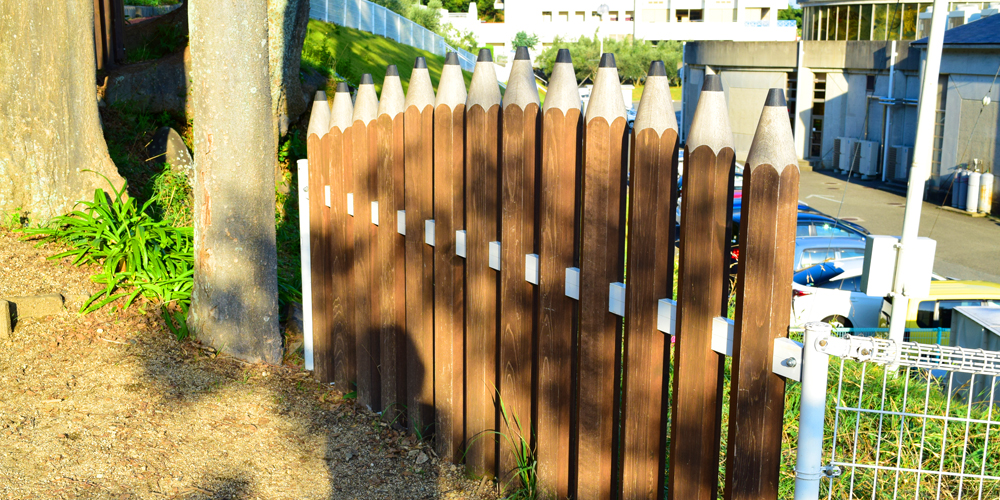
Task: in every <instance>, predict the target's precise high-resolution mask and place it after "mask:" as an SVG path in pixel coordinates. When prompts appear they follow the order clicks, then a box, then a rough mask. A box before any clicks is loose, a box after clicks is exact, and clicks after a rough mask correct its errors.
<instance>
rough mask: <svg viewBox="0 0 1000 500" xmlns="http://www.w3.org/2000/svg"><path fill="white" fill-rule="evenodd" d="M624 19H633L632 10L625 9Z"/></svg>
mask: <svg viewBox="0 0 1000 500" xmlns="http://www.w3.org/2000/svg"><path fill="white" fill-rule="evenodd" d="M625 20H626V21H635V13H634V12H632V11H631V10H626V11H625Z"/></svg>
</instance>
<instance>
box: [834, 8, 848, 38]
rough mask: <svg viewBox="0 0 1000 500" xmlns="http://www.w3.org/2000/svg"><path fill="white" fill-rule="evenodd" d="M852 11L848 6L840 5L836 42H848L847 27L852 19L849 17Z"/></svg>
mask: <svg viewBox="0 0 1000 500" xmlns="http://www.w3.org/2000/svg"><path fill="white" fill-rule="evenodd" d="M849 11H850V9H848V7H847V6H846V5H840V6H838V7H837V30H836V33H837V38H836V40H847V27H848V25H849V24H850V22H851V21H850V17H848V13H849Z"/></svg>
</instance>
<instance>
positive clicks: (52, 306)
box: [0, 293, 66, 320]
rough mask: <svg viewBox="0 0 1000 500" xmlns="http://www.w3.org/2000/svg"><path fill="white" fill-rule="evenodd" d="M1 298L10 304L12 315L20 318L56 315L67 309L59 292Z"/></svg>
mask: <svg viewBox="0 0 1000 500" xmlns="http://www.w3.org/2000/svg"><path fill="white" fill-rule="evenodd" d="M0 300H2V301H4V302H7V303H9V304H10V305H9V307H10V309H11V311H10V312H11V314H10V316H12V317H14V318H17V319H18V320H22V319H24V318H42V317H45V316H55V315H57V314H62V313H63V311H65V309H66V308H65V307H64V306H63V296H62V295H59V294H58V293H52V294H48V295H35V296H32V297H3V298H0Z"/></svg>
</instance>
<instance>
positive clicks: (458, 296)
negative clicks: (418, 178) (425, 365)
mask: <svg viewBox="0 0 1000 500" xmlns="http://www.w3.org/2000/svg"><path fill="white" fill-rule="evenodd" d="M467 97H468V94H467V93H466V91H465V78H464V77H463V75H462V68H461V66H459V65H458V54H456V53H455V52H448V54H447V56H446V57H445V62H444V68H443V69H442V71H441V80H440V83H439V85H438V93H437V103H436V104H435V110H434V409H435V420H434V431H435V442H436V444H437V452H438V455H440V456H441V457H442V458H444V459H445V460H450V461H452V462H458V461H460V460H461V458H462V449H461V447H462V444H463V441H464V440H465V436H464V431H465V411H464V407H465V401H464V395H465V386H464V385H465V384H464V381H465V378H464V375H465V372H464V370H463V365H464V364H465V363H464V357H465V314H464V312H465V258H464V256H459V255H457V254H456V233H455V231H464V230H465V100H466V98H467ZM463 246H464V245H463Z"/></svg>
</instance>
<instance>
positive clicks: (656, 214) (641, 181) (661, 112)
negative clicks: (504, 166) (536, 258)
mask: <svg viewBox="0 0 1000 500" xmlns="http://www.w3.org/2000/svg"><path fill="white" fill-rule="evenodd" d="M673 109H674V107H673V102H672V101H671V99H670V83H669V80H668V78H667V72H666V68H665V67H664V65H663V61H653V63H652V64H651V65H650V68H649V72H648V73H647V76H646V86H645V88H644V89H643V91H642V100H641V101H640V103H639V109H638V112H637V114H636V118H635V125H634V132H633V135H632V138H633V139H632V155H631V156H632V171H631V176H630V179H629V186H630V200H629V204H630V208H629V217H628V239H629V245H628V256H627V258H626V262H627V265H628V267H627V269H626V276H627V280H628V281H627V283H628V286H627V288H626V290H625V339H624V340H625V345H624V349H625V379H624V380H623V382H622V383H623V386H624V391H623V393H624V402H623V407H622V419H623V422H622V423H623V425H622V429H623V440H624V446H623V451H622V496H621V498H625V499H633V498H635V499H638V498H648V499H656V498H662V497H663V482H664V467H665V458H666V437H667V436H666V423H667V409H668V407H669V404H668V400H667V393H666V391H665V389H666V387H667V385H666V384H667V383H669V374H668V373H667V368H668V367H669V366H670V350H669V346H670V336H669V335H668V334H665V333H664V332H662V331H660V330H659V329H658V328H657V326H658V325H657V316H658V305H659V301H660V300H661V299H672V298H673V293H674V290H673V283H674V279H673V278H674V237H673V236H674V221H675V218H676V215H675V213H676V201H675V200H676V193H675V190H676V188H675V186H676V185H677V146H678V137H677V120H676V119H675V118H674V113H673Z"/></svg>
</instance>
